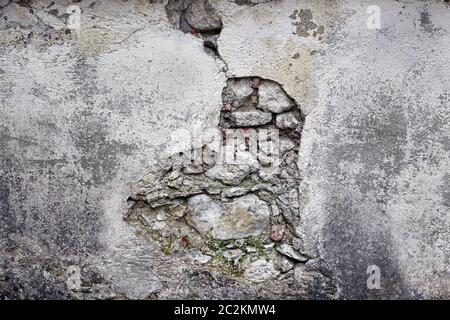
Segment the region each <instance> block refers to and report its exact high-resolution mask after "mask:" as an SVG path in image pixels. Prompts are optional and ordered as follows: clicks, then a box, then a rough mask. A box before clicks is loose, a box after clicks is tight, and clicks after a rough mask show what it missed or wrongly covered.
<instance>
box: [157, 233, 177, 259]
mask: <svg viewBox="0 0 450 320" xmlns="http://www.w3.org/2000/svg"><path fill="white" fill-rule="evenodd" d="M175 240H176V237H170V238H166V239H164V240H163V241H162V243H161V251H162V252H164V254H166V255H171V254H172V252H173V244H174V242H175Z"/></svg>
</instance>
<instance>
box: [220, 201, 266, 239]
mask: <svg viewBox="0 0 450 320" xmlns="http://www.w3.org/2000/svg"><path fill="white" fill-rule="evenodd" d="M268 225H269V208H268V206H267V204H266V203H265V202H264V201H262V200H260V199H259V198H258V197H257V196H256V195H254V194H250V195H245V196H242V197H239V198H236V200H234V201H233V202H232V203H231V204H230V205H229V207H228V208H227V209H226V210H225V213H224V215H223V216H222V217H221V218H220V221H219V223H218V224H217V227H216V228H214V230H213V233H212V235H213V237H214V238H216V239H221V240H228V239H243V238H247V237H251V236H259V235H260V234H261V232H262V231H263V230H264V229H266V228H267V226H268Z"/></svg>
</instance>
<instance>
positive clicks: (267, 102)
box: [258, 81, 294, 113]
mask: <svg viewBox="0 0 450 320" xmlns="http://www.w3.org/2000/svg"><path fill="white" fill-rule="evenodd" d="M258 93H259V104H258V107H259V108H261V109H262V110H264V111H267V112H274V113H281V112H285V111H288V110H289V109H291V108H292V107H293V105H294V104H293V101H292V100H291V99H290V98H289V97H288V96H287V95H286V93H285V92H284V90H283V88H282V87H281V86H280V85H279V84H278V83H276V82H272V81H262V82H261V84H260V85H259V90H258Z"/></svg>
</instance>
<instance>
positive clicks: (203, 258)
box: [188, 250, 212, 264]
mask: <svg viewBox="0 0 450 320" xmlns="http://www.w3.org/2000/svg"><path fill="white" fill-rule="evenodd" d="M188 256H189V259H190V260H192V261H194V262H198V263H200V264H205V263H208V262H209V261H210V260H211V259H212V257H211V256H209V255H206V254H203V253H202V252H201V251H198V250H195V251H192V252H189V255H188Z"/></svg>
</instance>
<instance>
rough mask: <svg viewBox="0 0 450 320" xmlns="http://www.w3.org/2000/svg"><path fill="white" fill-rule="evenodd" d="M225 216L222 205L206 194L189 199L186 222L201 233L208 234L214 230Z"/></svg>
mask: <svg viewBox="0 0 450 320" xmlns="http://www.w3.org/2000/svg"><path fill="white" fill-rule="evenodd" d="M222 215H223V208H222V206H221V205H220V203H218V202H216V201H214V200H213V199H211V197H209V196H207V195H206V194H200V195H196V196H193V197H190V198H189V199H188V213H187V215H186V221H187V222H188V223H189V224H190V225H191V226H192V227H193V228H194V229H195V230H197V231H198V232H199V233H201V234H206V233H208V232H209V231H210V230H211V229H213V228H214V227H215V226H216V225H217V224H218V223H219V219H220V217H221V216H222Z"/></svg>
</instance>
